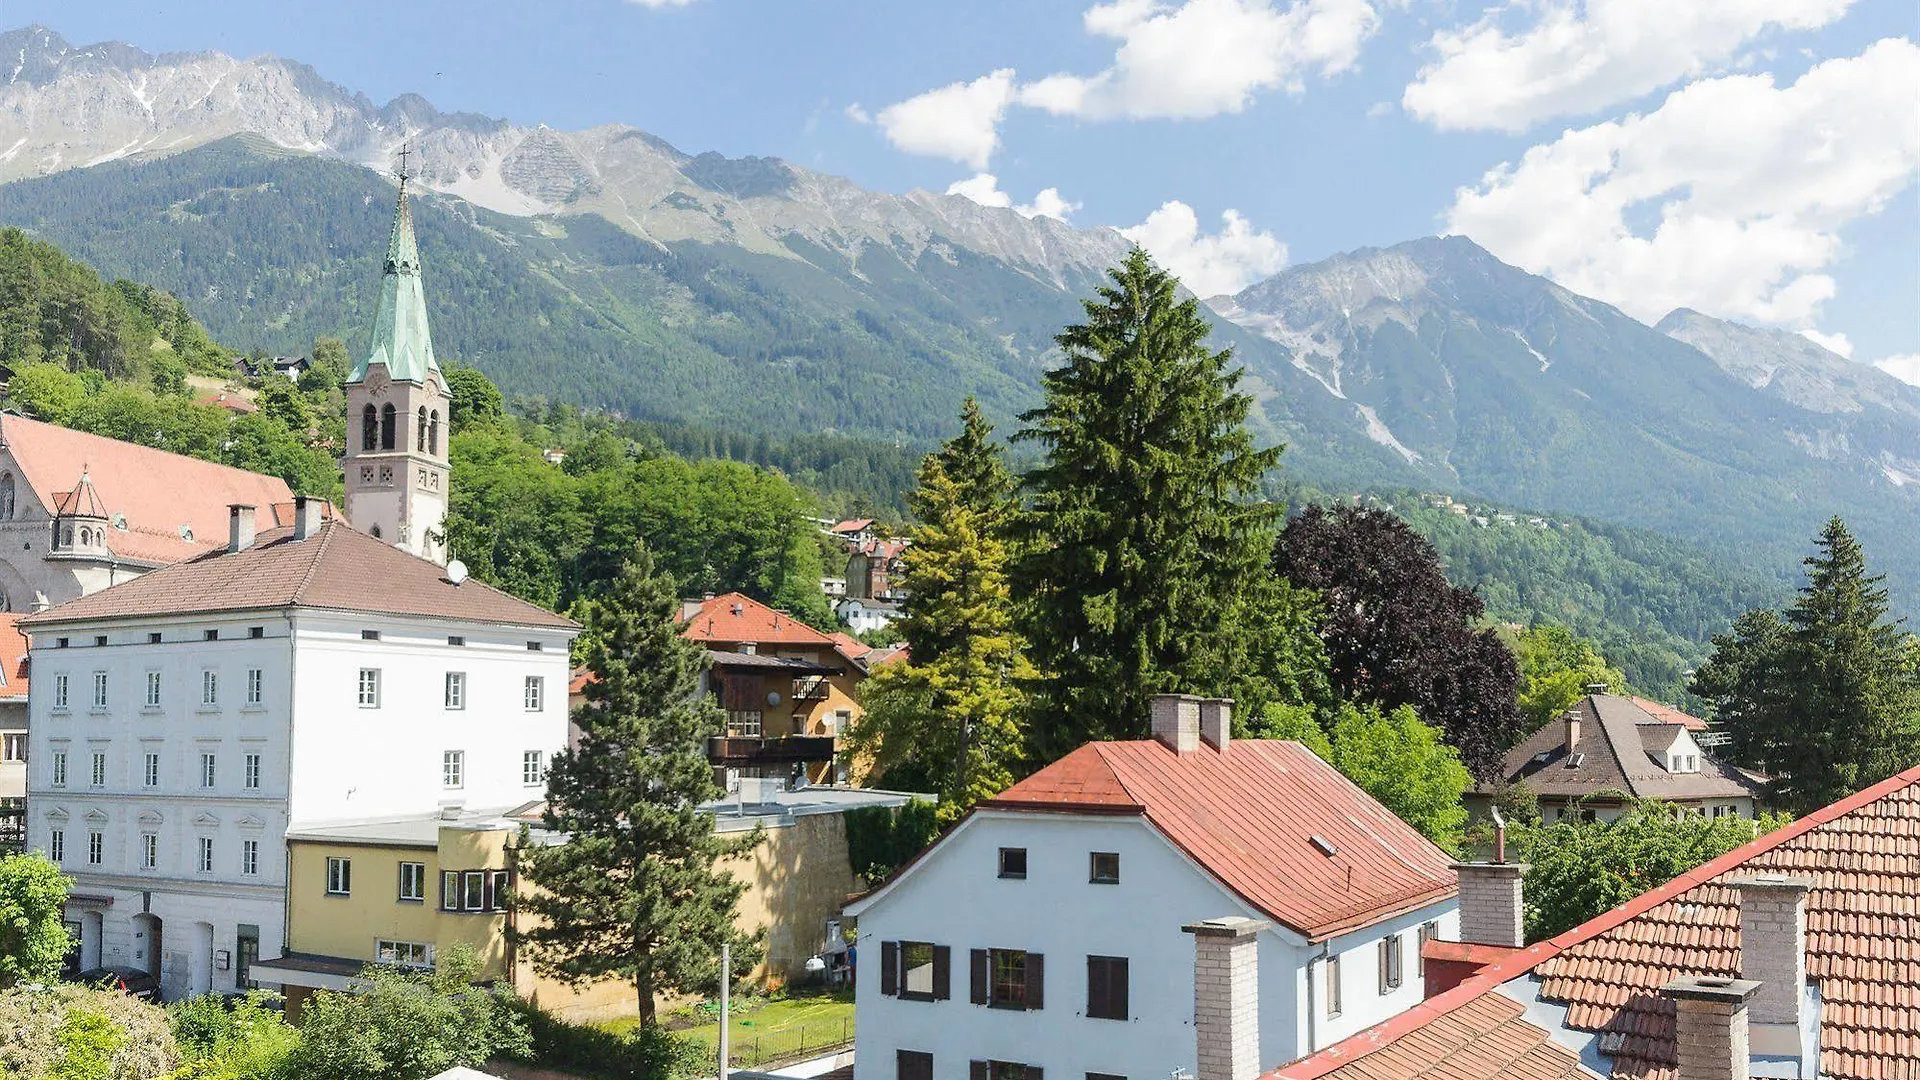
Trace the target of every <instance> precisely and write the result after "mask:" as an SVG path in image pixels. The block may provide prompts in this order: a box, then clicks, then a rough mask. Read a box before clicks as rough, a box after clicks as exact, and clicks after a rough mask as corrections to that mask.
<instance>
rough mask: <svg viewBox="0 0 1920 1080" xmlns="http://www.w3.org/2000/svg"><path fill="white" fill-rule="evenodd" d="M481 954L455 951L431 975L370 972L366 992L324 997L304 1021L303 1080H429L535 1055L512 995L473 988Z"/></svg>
mask: <svg viewBox="0 0 1920 1080" xmlns="http://www.w3.org/2000/svg"><path fill="white" fill-rule="evenodd" d="M474 970H475V961H474V957H473V950H472V949H470V948H453V949H448V950H446V951H445V952H443V953H442V954H441V955H440V962H439V965H438V966H437V967H436V968H434V969H433V970H431V971H402V970H396V969H394V968H385V967H375V966H369V967H367V968H366V969H365V970H364V971H362V972H361V975H360V977H361V978H362V979H364V980H366V981H367V983H369V984H370V985H369V986H368V987H367V989H366V990H364V991H362V992H360V993H351V994H349V993H335V992H332V991H325V990H323V991H321V992H320V993H317V994H315V995H314V996H313V998H312V999H311V1000H309V1001H308V1002H307V1004H306V1006H305V1008H304V1009H302V1010H301V1014H300V1046H299V1048H298V1049H297V1050H295V1051H294V1052H293V1054H292V1058H293V1063H294V1066H295V1069H296V1073H297V1075H298V1076H300V1077H301V1078H302V1080H309V1078H310V1080H426V1078H427V1077H430V1076H435V1075H438V1074H439V1073H441V1072H444V1071H445V1070H447V1069H449V1068H452V1067H453V1066H455V1065H468V1066H477V1065H481V1064H484V1063H485V1062H486V1060H487V1059H488V1058H490V1057H493V1056H495V1055H507V1056H514V1057H520V1056H524V1055H525V1054H527V1053H528V1052H529V1051H530V1049H531V1042H530V1040H529V1037H528V1033H527V1026H526V1024H525V1022H524V1021H522V1020H521V1019H520V1014H519V1012H518V1010H516V1009H515V1008H514V1005H515V1003H516V1001H517V999H515V998H514V996H513V994H512V992H511V991H508V990H505V989H498V988H496V989H492V990H488V989H482V988H480V987H477V986H474V985H473V984H472V978H473V974H474Z"/></svg>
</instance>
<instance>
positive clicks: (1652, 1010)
mask: <svg viewBox="0 0 1920 1080" xmlns="http://www.w3.org/2000/svg"><path fill="white" fill-rule="evenodd" d="M1751 873H1772V874H1785V875H1788V876H1791V877H1796V878H1800V879H1802V880H1805V881H1807V882H1809V883H1810V884H1811V885H1812V889H1811V891H1810V892H1809V893H1808V894H1807V977H1808V978H1809V980H1812V981H1817V982H1818V983H1819V986H1820V994H1821V997H1822V998H1823V999H1824V1002H1825V1005H1824V1007H1823V1009H1822V1011H1821V1029H1820V1047H1821V1059H1820V1075H1822V1076H1828V1077H1833V1078H1834V1080H1888V1078H1891V1077H1896V1076H1899V1077H1906V1076H1912V1075H1914V1072H1913V1070H1912V1069H1911V1067H1910V1066H1908V1067H1907V1068H1906V1069H1905V1070H1900V1069H1894V1068H1890V1066H1895V1065H1900V1064H1901V1063H1911V1062H1915V1061H1920V933H1917V932H1916V930H1915V925H1916V924H1915V919H1916V917H1920V767H1916V768H1913V769H1909V770H1907V771H1906V772H1904V773H1901V774H1899V775H1898V776H1894V777H1892V778H1890V779H1888V780H1885V781H1882V782H1881V783H1879V784H1875V785H1874V786H1873V787H1870V788H1867V789H1866V790H1864V791H1861V792H1859V793H1857V794H1855V795H1852V796H1849V797H1848V798H1845V799H1842V800H1840V801H1839V802H1837V803H1834V804H1833V805H1831V806H1828V807H1825V808H1823V809H1821V810H1817V811H1815V812H1814V813H1812V814H1810V815H1808V816H1806V817H1804V818H1801V819H1800V820H1799V821H1796V822H1794V823H1793V824H1791V825H1788V826H1787V827H1785V828H1782V829H1779V830H1776V831H1774V832H1772V833H1768V834H1767V835H1765V836H1762V837H1760V838H1758V839H1756V840H1754V841H1753V842H1752V843H1750V844H1747V845H1745V846H1743V847H1740V848H1736V849H1735V850H1733V851H1730V852H1728V853H1727V854H1725V855H1723V856H1721V857H1720V858H1718V859H1715V860H1713V861H1711V862H1709V863H1707V864H1705V865H1704V866H1700V867H1697V868H1695V869H1694V870H1691V871H1689V872H1687V873H1685V874H1682V875H1680V876H1679V877H1678V878H1675V879H1674V880H1673V881H1670V882H1668V883H1667V884H1665V885H1663V886H1661V887H1660V888H1658V889H1654V890H1652V891H1651V892H1648V893H1646V894H1644V895H1642V896H1640V897H1638V898H1636V899H1634V900H1631V901H1628V902H1627V903H1626V904H1623V905H1621V906H1620V907H1617V908H1615V909H1613V910H1612V911H1609V912H1607V913H1606V914H1604V915H1601V916H1599V917H1598V918H1596V919H1593V920H1592V921H1590V922H1588V923H1586V924H1584V925H1582V926H1578V927H1575V928H1574V929H1572V930H1569V931H1567V932H1566V933H1564V934H1562V935H1560V936H1559V937H1557V938H1553V939H1552V940H1550V941H1544V942H1541V943H1539V944H1537V945H1532V946H1529V947H1528V948H1526V949H1525V950H1522V951H1521V952H1519V953H1517V954H1516V955H1515V956H1513V957H1512V958H1510V959H1508V960H1505V961H1502V962H1500V963H1497V964H1495V965H1494V966H1493V967H1492V968H1490V969H1488V970H1486V971H1484V972H1482V973H1481V974H1479V975H1477V976H1475V977H1473V978H1471V979H1469V980H1467V981H1466V982H1463V983H1461V984H1460V985H1459V986H1458V987H1456V988H1454V989H1453V990H1450V991H1448V992H1446V993H1444V994H1441V995H1440V996H1438V997H1435V998H1433V999H1432V1000H1430V1001H1427V1002H1425V1003H1424V1004H1422V1005H1420V1006H1417V1007H1416V1008H1414V1009H1412V1010H1410V1011H1408V1012H1406V1013H1403V1014H1401V1015H1400V1016H1397V1017H1395V1018H1393V1019H1392V1020H1389V1021H1387V1022H1386V1023H1384V1024H1379V1025H1376V1026H1375V1027H1373V1028H1369V1029H1368V1030H1366V1031H1363V1032H1361V1033H1360V1034H1358V1035H1355V1036H1353V1037H1352V1038H1350V1039H1347V1040H1346V1041H1344V1042H1341V1043H1338V1044H1336V1045H1334V1046H1332V1047H1329V1048H1328V1049H1326V1050H1323V1051H1321V1052H1320V1053H1318V1054H1315V1055H1313V1056H1311V1057H1308V1058H1304V1059H1302V1060H1300V1061H1297V1062H1295V1063H1293V1064H1291V1065H1287V1066H1284V1067H1282V1068H1280V1069H1279V1070H1277V1071H1276V1072H1275V1073H1274V1074H1272V1075H1273V1076H1274V1077H1275V1078H1276V1080H1318V1078H1322V1077H1325V1078H1329V1080H1416V1078H1422V1077H1426V1076H1428V1075H1445V1076H1447V1077H1448V1078H1449V1080H1507V1078H1508V1077H1510V1076H1512V1075H1514V1072H1513V1070H1512V1069H1511V1068H1510V1067H1508V1066H1505V1065H1502V1064H1500V1063H1499V1062H1497V1061H1482V1062H1468V1063H1467V1066H1468V1067H1465V1068H1462V1069H1459V1070H1456V1071H1453V1072H1448V1073H1445V1074H1428V1073H1424V1072H1420V1071H1418V1070H1417V1069H1413V1068H1410V1067H1405V1066H1402V1065H1400V1064H1397V1061H1398V1060H1399V1059H1397V1058H1395V1057H1392V1056H1390V1051H1392V1050H1393V1048H1395V1047H1397V1046H1400V1045H1402V1044H1404V1043H1408V1041H1409V1040H1413V1041H1414V1043H1418V1042H1419V1041H1421V1040H1424V1039H1426V1038H1428V1035H1427V1034H1426V1033H1427V1031H1428V1029H1430V1028H1432V1027H1434V1025H1436V1024H1438V1023H1440V1022H1441V1021H1442V1019H1443V1018H1445V1019H1447V1020H1448V1022H1449V1023H1474V1024H1476V1025H1477V1026H1479V1027H1482V1028H1488V1027H1490V1025H1489V1024H1488V1022H1487V1021H1486V1020H1485V1019H1484V1018H1481V1019H1478V1020H1476V1019H1475V1014H1474V1013H1471V1012H1469V1011H1468V1010H1469V1006H1470V1005H1473V1004H1474V1003H1476V1002H1480V1001H1482V1000H1483V999H1487V998H1502V995H1499V994H1498V993H1496V992H1495V991H1496V989H1497V988H1498V987H1499V986H1501V985H1503V984H1505V983H1507V982H1509V981H1511V980H1514V979H1519V978H1525V977H1528V976H1530V975H1531V976H1537V977H1538V978H1539V979H1540V984H1541V985H1540V996H1541V998H1543V999H1544V1000H1547V1001H1550V1002H1555V1003H1559V1004H1563V1005H1565V1006H1566V1007H1567V1013H1566V1020H1565V1024H1566V1026H1567V1027H1568V1028H1572V1029H1575V1030H1577V1031H1581V1032H1587V1033H1606V1034H1607V1036H1608V1037H1607V1038H1605V1039H1603V1040H1602V1042H1601V1049H1602V1051H1603V1052H1604V1053H1606V1054H1607V1055H1608V1056H1609V1057H1611V1058H1612V1063H1613V1068H1612V1073H1613V1075H1614V1076H1616V1077H1630V1078H1634V1080H1672V1078H1673V1073H1674V1068H1673V1064H1674V1047H1673V1007H1672V1005H1671V1003H1669V1002H1666V1001H1663V1000H1662V999H1661V998H1659V997H1658V996H1657V994H1656V992H1655V991H1656V990H1657V989H1658V988H1659V987H1660V986H1661V985H1662V984H1664V983H1666V982H1667V981H1669V980H1671V979H1673V978H1674V977H1676V976H1679V975H1722V976H1730V975H1737V974H1738V971H1737V968H1738V966H1739V957H1740V924H1739V909H1738V896H1737V894H1736V892H1735V891H1734V890H1733V889H1732V888H1731V887H1730V886H1728V885H1727V884H1725V882H1726V879H1728V878H1730V877H1735V876H1740V875H1745V874H1751ZM1522 1075H1526V1074H1522Z"/></svg>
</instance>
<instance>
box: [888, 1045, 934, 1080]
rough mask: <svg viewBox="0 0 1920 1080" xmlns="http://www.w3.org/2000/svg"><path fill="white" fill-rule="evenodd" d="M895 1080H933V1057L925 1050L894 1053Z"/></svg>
mask: <svg viewBox="0 0 1920 1080" xmlns="http://www.w3.org/2000/svg"><path fill="white" fill-rule="evenodd" d="M893 1060H894V1076H895V1080H933V1055H932V1054H929V1053H927V1052H926V1051H925V1050H896V1051H894V1056H893Z"/></svg>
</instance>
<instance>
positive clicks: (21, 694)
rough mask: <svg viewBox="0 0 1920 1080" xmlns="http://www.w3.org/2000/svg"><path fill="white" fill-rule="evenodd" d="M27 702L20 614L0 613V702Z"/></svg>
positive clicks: (25, 646)
mask: <svg viewBox="0 0 1920 1080" xmlns="http://www.w3.org/2000/svg"><path fill="white" fill-rule="evenodd" d="M25 700H27V636H26V635H25V634H23V633H21V632H20V613H19V612H14V611H8V612H0V701H25Z"/></svg>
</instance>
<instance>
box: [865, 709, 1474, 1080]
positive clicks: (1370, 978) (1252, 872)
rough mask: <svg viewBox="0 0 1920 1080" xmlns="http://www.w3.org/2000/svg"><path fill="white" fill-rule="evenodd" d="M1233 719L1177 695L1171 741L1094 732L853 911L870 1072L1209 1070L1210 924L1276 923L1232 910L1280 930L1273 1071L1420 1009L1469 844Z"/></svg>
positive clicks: (1265, 1008) (1262, 1009)
mask: <svg viewBox="0 0 1920 1080" xmlns="http://www.w3.org/2000/svg"><path fill="white" fill-rule="evenodd" d="M1229 713H1230V703H1228V702H1221V701H1206V702H1202V701H1200V700H1199V699H1195V698H1187V697H1171V696H1169V697H1162V698H1157V699H1155V702H1154V725H1153V726H1154V733H1155V738H1154V739H1152V740H1146V741H1140V742H1115V743H1090V744H1088V745H1086V746H1083V747H1081V748H1080V749H1079V750H1077V751H1075V752H1074V753H1072V754H1069V755H1067V756H1066V757H1065V758H1063V759H1061V760H1060V761H1058V762H1055V763H1054V764H1053V765H1050V766H1048V767H1047V768H1045V769H1042V770H1041V771H1040V772H1038V773H1036V774H1034V775H1033V776H1031V777H1029V778H1028V779H1026V780H1024V781H1022V782H1021V783H1019V784H1016V785H1014V786H1013V787H1012V788H1009V789H1008V790H1007V791H1005V792H1003V793H1002V794H1001V795H1000V796H999V797H997V798H995V799H992V800H989V801H988V802H986V803H983V804H982V805H981V806H980V807H979V808H978V809H977V810H976V811H975V812H974V813H973V814H971V815H970V816H969V817H967V818H966V819H965V820H964V821H963V822H962V823H961V824H960V825H959V826H958V827H956V828H955V829H953V830H952V831H951V832H949V833H948V834H947V835H946V836H945V837H943V838H942V839H941V840H940V841H938V842H937V843H936V844H935V845H934V846H933V847H931V848H930V849H928V850H927V851H926V852H925V853H924V854H922V855H921V857H920V858H919V859H918V860H916V861H915V862H913V863H912V864H910V865H909V866H908V867H907V868H906V869H905V870H904V871H903V872H901V873H900V874H898V875H896V876H895V877H894V878H893V879H892V880H891V881H889V882H887V883H886V884H885V885H883V886H881V887H880V888H878V889H876V890H875V891H874V892H872V893H870V894H868V895H867V896H865V897H863V898H862V899H860V900H859V901H857V902H856V903H854V904H852V905H850V906H849V907H848V908H847V914H849V915H851V916H854V917H856V918H857V919H858V920H859V924H858V926H859V936H858V947H859V955H860V963H859V965H858V973H857V977H856V994H857V999H858V1001H859V1010H860V1025H859V1029H858V1037H857V1038H858V1042H857V1047H856V1054H855V1060H856V1065H855V1069H856V1077H857V1080H896V1078H898V1080H977V1078H979V1077H981V1076H983V1075H984V1076H986V1077H989V1078H990V1080H1029V1078H1038V1077H1039V1076H1040V1075H1041V1074H1042V1072H1043V1071H1044V1072H1046V1073H1047V1074H1050V1075H1052V1076H1054V1077H1072V1078H1075V1080H1078V1078H1080V1077H1083V1076H1085V1077H1106V1076H1132V1077H1165V1076H1169V1075H1173V1074H1174V1073H1175V1071H1176V1070H1185V1072H1186V1074H1187V1075H1195V1073H1196V1049H1195V1048H1196V1038H1195V1036H1196V1032H1195V1028H1194V1022H1195V1021H1194V1018H1195V995H1194V989H1195V955H1196V940H1195V935H1194V933H1193V932H1191V931H1190V930H1189V929H1186V928H1189V927H1192V926H1193V924H1198V923H1202V922H1205V921H1208V920H1217V919H1228V920H1234V919H1242V920H1252V922H1251V923H1239V924H1234V923H1228V924H1216V925H1233V926H1251V927H1252V930H1251V931H1250V932H1251V933H1252V936H1253V937H1254V938H1255V939H1256V946H1255V947H1256V948H1257V953H1255V954H1254V955H1256V956H1257V970H1258V977H1257V988H1258V993H1257V997H1258V1009H1257V1015H1258V1021H1259V1040H1258V1042H1259V1045H1258V1050H1257V1054H1258V1058H1259V1061H1260V1065H1261V1067H1263V1068H1264V1067H1271V1066H1274V1065H1278V1064H1280V1063H1283V1062H1286V1061H1291V1060H1293V1059H1294V1058H1296V1057H1299V1056H1301V1055H1303V1054H1306V1053H1309V1052H1310V1051H1312V1050H1314V1049H1316V1048H1318V1047H1322V1046H1327V1045H1329V1044H1331V1043H1333V1042H1336V1041H1338V1040H1340V1039H1343V1038H1345V1037H1346V1036H1348V1035H1351V1034H1352V1033H1354V1032H1356V1031H1359V1030H1361V1029H1363V1028H1366V1027H1368V1026H1370V1025H1372V1024H1374V1023H1377V1022H1379V1021H1381V1020H1383V1019H1386V1018H1387V1017H1389V1016H1392V1015H1394V1014H1396V1013H1399V1012H1401V1011H1403V1010H1405V1009H1408V1008H1410V1007H1412V1006H1414V1005H1416V1004H1418V1003H1419V1002H1420V1000H1421V996H1422V994H1421V977H1420V975H1421V972H1420V964H1421V961H1420V960H1419V956H1420V945H1421V942H1422V941H1423V940H1424V939H1426V938H1428V937H1433V936H1443V937H1453V936H1455V935H1456V933H1457V929H1458V915H1457V905H1456V901H1455V896H1456V891H1457V890H1456V882H1455V877H1454V874H1453V872H1452V870H1451V869H1450V863H1449V860H1448V857H1447V855H1446V854H1445V853H1444V852H1442V851H1441V850H1440V849H1439V848H1437V847H1435V846H1433V845H1432V844H1431V843H1429V842H1428V841H1427V840H1426V839H1425V838H1424V837H1422V836H1420V834H1419V833H1417V832H1415V831H1414V830H1413V828H1412V827H1410V826H1408V825H1407V824H1406V823H1405V822H1402V821H1401V820H1400V819H1398V818H1396V817H1394V816H1393V815H1392V814H1391V813H1389V812H1388V811H1387V810H1386V809H1385V808H1383V807H1382V806H1380V805H1379V804H1378V803H1376V802H1374V801H1373V799H1371V798H1370V797H1368V796H1367V795H1366V794H1365V793H1364V792H1362V791H1360V790H1359V789H1358V788H1356V787H1354V786H1353V785H1352V784H1351V783H1349V782H1348V781H1347V780H1346V779H1345V778H1344V777H1342V776H1341V775H1340V774H1339V773H1338V772H1336V771H1335V770H1334V769H1333V768H1332V767H1331V766H1329V765H1327V764H1326V763H1324V762H1322V761H1321V760H1319V759H1318V758H1316V757H1314V755H1313V754H1312V753H1311V752H1309V751H1308V750H1306V749H1305V748H1304V747H1302V746H1300V745H1299V744H1298V743H1292V742H1277V741H1260V742H1254V741H1240V742H1232V741H1230V740H1229V739H1228V737H1227V734H1226V733H1227V730H1228V727H1229V719H1230V717H1229ZM1200 932H1201V934H1202V935H1203V936H1204V935H1205V934H1206V933H1207V931H1206V930H1201V931H1200ZM1247 959H1248V960H1249V961H1251V960H1252V959H1253V956H1249V957H1247ZM1249 1049H1250V1052H1251V1048H1249Z"/></svg>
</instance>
